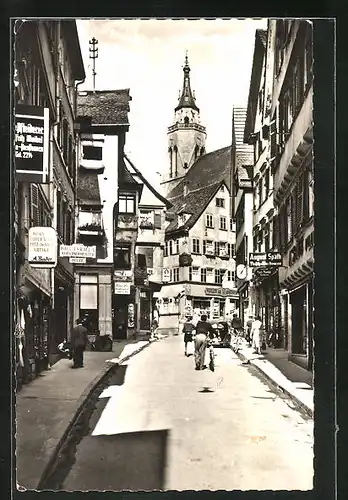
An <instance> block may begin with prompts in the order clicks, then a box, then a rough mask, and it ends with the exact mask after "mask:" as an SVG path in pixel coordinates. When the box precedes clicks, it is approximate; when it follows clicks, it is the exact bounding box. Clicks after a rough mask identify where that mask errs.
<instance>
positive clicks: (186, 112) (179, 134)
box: [161, 52, 207, 195]
mask: <svg viewBox="0 0 348 500" xmlns="http://www.w3.org/2000/svg"><path fill="white" fill-rule="evenodd" d="M183 71H184V83H183V88H182V91H181V93H180V96H179V103H178V105H177V107H176V108H175V114H174V123H173V125H171V126H170V127H168V133H167V135H168V155H169V159H168V160H169V161H168V169H166V174H165V175H164V176H163V181H162V183H161V186H162V189H163V191H164V194H166V195H167V194H168V193H169V192H170V191H171V190H172V189H173V188H174V187H175V186H176V185H177V184H178V183H179V182H180V181H181V179H182V178H183V177H184V176H185V174H186V173H187V171H188V170H189V168H190V167H191V166H192V164H193V163H194V161H195V160H196V159H197V158H198V157H199V156H201V155H202V154H204V153H205V140H206V135H207V134H206V129H205V127H203V126H202V125H201V124H200V115H199V108H198V107H197V105H196V98H195V96H194V94H193V92H192V90H191V84H190V66H189V63H188V57H187V52H186V57H185V65H184V68H183Z"/></svg>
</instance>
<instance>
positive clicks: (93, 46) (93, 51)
mask: <svg viewBox="0 0 348 500" xmlns="http://www.w3.org/2000/svg"><path fill="white" fill-rule="evenodd" d="M97 45H98V40H97V39H96V38H94V37H93V38H92V40H90V41H89V58H90V59H92V63H93V66H92V76H93V92H95V75H96V74H97V73H96V72H95V60H96V59H97V58H98V55H99V54H98V47H97Z"/></svg>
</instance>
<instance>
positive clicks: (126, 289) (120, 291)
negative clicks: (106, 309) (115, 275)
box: [114, 281, 131, 295]
mask: <svg viewBox="0 0 348 500" xmlns="http://www.w3.org/2000/svg"><path fill="white" fill-rule="evenodd" d="M114 286H115V288H114V290H115V294H116V295H130V287H131V285H130V283H127V282H125V281H115V282H114Z"/></svg>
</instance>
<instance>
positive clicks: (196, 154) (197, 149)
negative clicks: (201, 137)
mask: <svg viewBox="0 0 348 500" xmlns="http://www.w3.org/2000/svg"><path fill="white" fill-rule="evenodd" d="M198 155H199V146H198V144H196V147H195V159H196V158H197V157H198Z"/></svg>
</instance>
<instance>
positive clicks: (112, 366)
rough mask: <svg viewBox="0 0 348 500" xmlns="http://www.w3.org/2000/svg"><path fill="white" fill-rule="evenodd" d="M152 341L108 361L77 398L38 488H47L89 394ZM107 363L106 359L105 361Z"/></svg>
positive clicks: (41, 489)
mask: <svg viewBox="0 0 348 500" xmlns="http://www.w3.org/2000/svg"><path fill="white" fill-rule="evenodd" d="M151 343H152V342H151V341H147V343H146V344H144V345H142V346H140V347H139V348H138V349H136V350H135V351H133V352H132V353H130V354H128V355H127V356H124V357H123V358H120V359H119V360H118V362H117V363H108V364H107V365H106V366H105V367H104V368H102V369H101V370H100V372H99V374H98V375H97V376H96V377H95V378H94V379H93V380H92V382H91V383H90V384H89V385H88V386H87V388H86V389H85V390H84V391H83V393H82V395H81V396H80V397H79V399H78V400H77V409H76V411H75V413H74V416H73V418H72V419H71V420H70V423H69V424H68V426H67V427H66V429H65V431H64V433H63V435H62V437H61V438H60V439H59V441H58V443H57V446H56V447H55V449H54V451H53V453H52V455H51V458H50V459H49V460H48V462H47V464H46V466H45V468H44V470H43V473H42V474H41V477H40V480H39V482H38V486H37V490H40V491H43V490H45V488H44V484H45V482H46V480H47V478H49V477H50V475H51V469H52V468H53V466H54V464H55V462H56V460H57V459H58V458H59V453H60V451H61V450H62V448H63V446H64V443H65V441H66V439H67V438H68V436H69V433H70V431H71V429H72V428H73V427H74V425H76V423H77V422H78V420H79V418H80V416H81V415H82V414H83V412H84V408H85V406H86V404H87V402H88V398H89V396H90V395H91V394H92V393H93V392H94V391H95V389H96V387H97V386H98V385H99V384H102V383H103V381H104V380H105V379H106V378H107V377H108V376H109V375H110V373H111V372H112V371H116V369H117V368H118V367H119V366H120V365H121V364H122V363H124V362H125V361H128V360H129V359H130V358H132V357H133V356H135V355H136V354H138V353H139V352H141V351H142V350H143V349H145V348H146V347H148V346H149V345H150V344H151ZM105 363H106V361H105Z"/></svg>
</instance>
